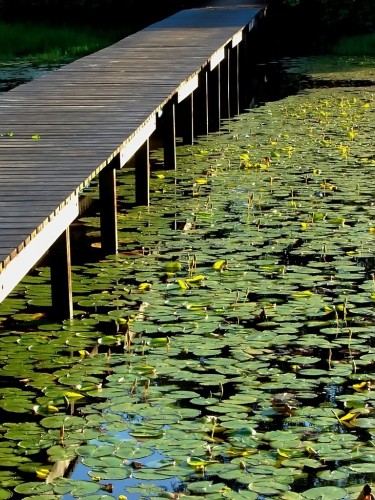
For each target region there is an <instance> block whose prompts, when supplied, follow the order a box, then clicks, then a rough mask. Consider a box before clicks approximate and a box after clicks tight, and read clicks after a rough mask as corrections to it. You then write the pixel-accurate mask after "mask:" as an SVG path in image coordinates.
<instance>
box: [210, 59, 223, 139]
mask: <svg viewBox="0 0 375 500" xmlns="http://www.w3.org/2000/svg"><path fill="white" fill-rule="evenodd" d="M207 76H208V88H207V93H208V130H209V132H216V131H217V130H219V129H220V118H221V112H220V65H219V64H218V65H217V66H215V68H213V69H212V70H211V71H210V72H209V73H208V75H207Z"/></svg>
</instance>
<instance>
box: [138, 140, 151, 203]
mask: <svg viewBox="0 0 375 500" xmlns="http://www.w3.org/2000/svg"><path fill="white" fill-rule="evenodd" d="M134 168H135V203H136V205H146V206H149V205H150V140H149V139H147V140H146V141H145V142H144V143H143V144H142V146H141V147H140V148H139V149H138V151H137V152H136V153H135V155H134Z"/></svg>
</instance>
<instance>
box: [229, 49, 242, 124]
mask: <svg viewBox="0 0 375 500" xmlns="http://www.w3.org/2000/svg"><path fill="white" fill-rule="evenodd" d="M239 54H240V52H239V44H237V45H236V46H235V47H233V48H232V49H230V61H229V81H230V84H229V85H230V110H231V116H235V115H238V114H239V113H240V82H239V76H240V75H239V63H240V61H239Z"/></svg>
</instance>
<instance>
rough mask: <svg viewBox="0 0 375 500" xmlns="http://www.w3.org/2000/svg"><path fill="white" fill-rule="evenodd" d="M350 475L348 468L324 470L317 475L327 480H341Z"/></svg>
mask: <svg viewBox="0 0 375 500" xmlns="http://www.w3.org/2000/svg"><path fill="white" fill-rule="evenodd" d="M348 476H349V472H348V470H343V469H341V470H324V471H320V472H318V473H317V477H319V478H320V479H324V480H325V481H341V480H343V479H346V478H347V477H348Z"/></svg>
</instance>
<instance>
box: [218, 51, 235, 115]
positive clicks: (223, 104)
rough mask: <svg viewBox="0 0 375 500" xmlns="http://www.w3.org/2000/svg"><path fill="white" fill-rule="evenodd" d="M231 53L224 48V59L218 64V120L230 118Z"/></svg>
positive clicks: (231, 90)
mask: <svg viewBox="0 0 375 500" xmlns="http://www.w3.org/2000/svg"><path fill="white" fill-rule="evenodd" d="M231 59H232V53H231V49H230V48H229V47H225V59H224V60H223V61H221V63H220V118H230V116H231V108H230V102H231V96H230V94H231V92H233V89H232V88H231V85H230V84H231V81H230V71H231Z"/></svg>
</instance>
